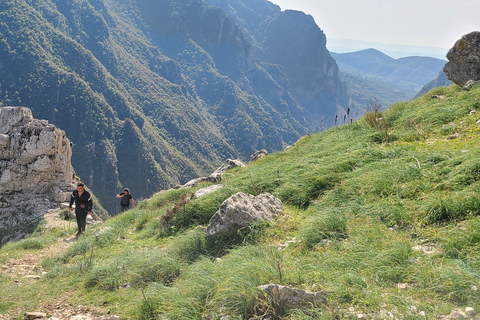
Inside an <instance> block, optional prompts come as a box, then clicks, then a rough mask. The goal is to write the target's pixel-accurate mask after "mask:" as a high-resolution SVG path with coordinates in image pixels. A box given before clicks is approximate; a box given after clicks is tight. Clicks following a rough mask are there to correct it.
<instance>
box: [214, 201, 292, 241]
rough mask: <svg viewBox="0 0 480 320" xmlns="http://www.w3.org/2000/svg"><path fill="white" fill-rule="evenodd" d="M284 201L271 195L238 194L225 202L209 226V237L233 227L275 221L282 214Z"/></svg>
mask: <svg viewBox="0 0 480 320" xmlns="http://www.w3.org/2000/svg"><path fill="white" fill-rule="evenodd" d="M282 212H283V211H282V201H281V200H280V199H278V198H276V197H274V196H273V195H271V194H269V193H264V194H261V195H258V196H256V197H255V196H252V195H251V194H248V193H243V192H238V193H236V194H234V195H233V196H231V197H230V198H228V199H227V200H225V201H224V202H223V203H222V205H221V207H220V209H219V210H218V211H217V212H216V213H215V214H214V215H213V217H212V218H211V219H210V222H209V224H208V226H207V233H208V234H209V235H217V234H219V233H222V232H224V231H226V230H228V229H230V228H231V227H235V226H240V227H246V226H248V225H250V224H251V223H253V222H260V221H273V218H274V217H276V216H277V215H279V214H281V213H282Z"/></svg>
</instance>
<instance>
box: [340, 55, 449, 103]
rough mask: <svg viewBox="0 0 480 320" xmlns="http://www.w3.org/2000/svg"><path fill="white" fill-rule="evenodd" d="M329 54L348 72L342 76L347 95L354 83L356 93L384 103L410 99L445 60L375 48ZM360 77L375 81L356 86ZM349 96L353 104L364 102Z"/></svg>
mask: <svg viewBox="0 0 480 320" xmlns="http://www.w3.org/2000/svg"><path fill="white" fill-rule="evenodd" d="M331 55H332V57H333V58H334V59H335V60H336V61H337V63H338V66H339V68H340V70H341V72H342V74H344V73H348V74H349V75H343V76H342V77H343V78H344V79H345V81H346V83H347V86H348V87H349V89H350V91H349V94H350V95H352V92H351V90H352V88H354V87H356V88H357V93H358V92H360V91H363V93H362V94H361V95H360V96H362V97H365V96H370V97H377V98H378V99H379V101H381V102H382V104H384V105H385V104H387V105H389V104H391V103H394V102H396V101H401V100H410V99H412V98H413V97H414V96H415V95H416V94H417V93H418V92H419V91H420V90H421V89H422V88H423V86H424V85H426V84H427V83H428V82H430V81H431V80H432V79H434V78H435V77H437V75H438V73H439V72H440V70H442V68H443V66H444V65H445V62H446V61H444V60H440V59H437V58H431V57H404V58H399V59H393V58H392V57H390V56H388V55H386V54H384V53H382V52H380V51H378V50H375V49H367V50H362V51H358V52H350V53H342V54H338V53H331ZM362 79H363V81H368V82H369V83H372V84H375V83H377V84H378V85H365V86H360V82H361V81H362ZM355 96H357V97H358V96H359V95H358V94H355ZM352 99H353V103H354V104H356V105H360V106H361V105H363V106H365V102H364V101H358V100H357V99H356V98H355V97H352ZM362 100H363V99H362Z"/></svg>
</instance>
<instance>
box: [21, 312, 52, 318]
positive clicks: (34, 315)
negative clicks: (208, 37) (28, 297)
mask: <svg viewBox="0 0 480 320" xmlns="http://www.w3.org/2000/svg"><path fill="white" fill-rule="evenodd" d="M46 316H47V314H46V313H43V312H25V319H41V318H45V317H46Z"/></svg>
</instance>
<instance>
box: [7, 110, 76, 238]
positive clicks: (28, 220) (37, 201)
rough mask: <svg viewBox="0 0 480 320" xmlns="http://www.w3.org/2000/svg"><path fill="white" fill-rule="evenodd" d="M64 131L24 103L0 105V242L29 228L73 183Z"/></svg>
mask: <svg viewBox="0 0 480 320" xmlns="http://www.w3.org/2000/svg"><path fill="white" fill-rule="evenodd" d="M71 156H72V151H71V145H70V141H69V140H68V139H67V137H66V136H65V132H64V131H62V130H60V129H58V128H56V127H55V126H53V125H51V124H49V123H48V122H47V121H45V120H37V119H34V118H33V116H32V112H31V111H30V109H28V108H23V107H3V108H0V244H3V243H5V242H7V241H10V240H18V239H20V238H22V237H23V236H25V235H26V234H27V233H28V232H30V231H32V230H33V229H34V228H35V227H36V225H37V224H38V222H39V221H40V220H41V218H42V217H43V215H45V213H46V212H47V210H48V209H50V208H55V207H58V203H59V202H64V201H66V200H68V197H69V194H70V192H71V191H72V190H73V189H74V188H75V185H74V178H75V173H74V171H73V168H72V165H71Z"/></svg>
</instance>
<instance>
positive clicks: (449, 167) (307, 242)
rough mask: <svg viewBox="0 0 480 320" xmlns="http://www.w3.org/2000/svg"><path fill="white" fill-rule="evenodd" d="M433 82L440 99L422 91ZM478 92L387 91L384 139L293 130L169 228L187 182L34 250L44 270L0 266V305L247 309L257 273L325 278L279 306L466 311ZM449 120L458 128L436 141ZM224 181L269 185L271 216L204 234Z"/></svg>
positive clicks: (17, 250) (261, 277) (472, 251)
mask: <svg viewBox="0 0 480 320" xmlns="http://www.w3.org/2000/svg"><path fill="white" fill-rule="evenodd" d="M434 94H437V95H444V96H445V99H436V100H429V97H430V96H431V95H434ZM479 95H480V88H476V89H474V90H472V91H470V92H463V91H461V90H460V89H459V88H458V87H457V86H451V87H449V88H437V89H434V90H433V91H431V92H430V93H429V94H427V95H425V96H423V97H421V98H419V99H417V100H415V101H413V102H409V103H397V104H395V105H394V106H392V107H391V108H390V109H388V110H387V111H386V112H385V119H387V121H389V123H391V129H390V131H389V132H388V138H389V141H390V142H389V143H384V142H382V140H383V138H384V137H385V136H384V135H382V133H379V132H376V131H375V130H373V129H371V128H370V127H369V126H367V125H366V123H365V121H364V119H362V120H360V121H358V122H357V123H354V124H351V125H348V126H341V127H335V128H332V129H331V130H328V131H327V132H323V133H320V134H315V135H307V136H305V137H303V138H302V139H301V140H300V141H298V142H297V143H296V144H295V145H294V146H292V147H291V148H290V149H288V150H287V151H285V152H279V153H276V154H273V155H270V156H268V157H266V158H263V159H261V160H260V161H258V162H256V163H254V164H251V165H249V166H247V167H246V168H237V169H234V170H232V171H229V172H227V173H225V174H224V176H223V184H224V185H225V187H224V188H223V189H221V190H219V191H217V192H215V193H212V194H210V195H208V196H206V197H204V198H201V199H194V200H192V201H191V202H189V203H188V204H186V205H185V206H179V209H178V210H177V214H176V215H175V216H174V218H173V220H172V221H171V224H170V228H168V229H161V228H160V217H161V216H162V215H164V214H165V212H166V210H167V209H169V208H171V207H172V205H173V203H175V202H178V201H179V199H181V198H182V197H184V196H187V195H188V193H189V192H191V191H192V190H171V191H169V192H166V193H161V194H156V195H155V196H153V197H152V198H151V199H148V200H145V201H143V202H142V203H140V204H139V205H138V206H137V208H136V209H135V210H131V211H129V212H127V213H124V214H122V215H119V216H117V217H115V218H112V219H110V220H108V221H107V222H105V223H104V224H103V225H101V226H98V227H91V228H89V229H88V230H87V234H86V235H85V236H84V237H82V238H80V239H79V240H78V241H77V242H76V243H74V245H72V246H71V247H70V248H69V249H68V251H66V252H64V253H61V254H60V255H59V256H57V257H49V258H46V259H44V261H43V263H42V267H43V268H44V270H45V271H47V272H48V273H47V274H46V275H45V276H44V277H43V278H42V279H40V280H25V279H24V280H22V281H23V282H27V281H30V282H29V283H28V288H29V290H22V289H21V288H20V287H19V286H18V285H17V284H15V282H14V281H13V280H15V279H14V278H13V277H8V276H5V275H0V284H1V285H0V296H2V297H9V299H8V300H4V299H2V301H1V302H0V314H2V313H3V314H11V315H14V316H19V315H21V314H22V313H23V312H25V311H28V310H27V309H30V310H31V308H32V306H38V307H37V308H38V309H42V306H44V305H45V304H46V303H48V301H52V300H55V299H58V297H60V296H61V295H62V294H64V293H65V292H70V294H69V296H70V302H71V303H73V304H74V305H76V304H81V305H95V306H98V307H101V308H103V310H105V312H107V310H109V311H110V312H111V313H113V314H117V315H120V316H123V317H126V318H141V319H149V318H156V317H157V318H162V317H161V315H165V316H167V318H169V319H202V317H203V318H206V319H220V316H221V315H225V314H230V315H232V316H233V317H232V318H238V319H240V318H241V317H250V316H251V315H252V314H253V313H254V312H255V309H256V308H255V307H256V306H257V307H258V305H257V301H256V300H255V296H256V294H257V289H256V287H257V286H258V285H261V284H266V283H281V284H284V285H290V286H295V287H299V288H303V289H307V290H310V291H316V290H326V291H329V292H330V298H329V303H328V305H327V306H323V307H322V308H321V309H318V310H314V311H313V312H311V313H309V314H305V313H303V312H299V311H297V312H293V313H292V314H289V315H283V316H282V317H283V318H284V319H334V318H336V317H337V316H339V315H340V316H343V314H344V313H345V310H347V309H348V308H350V307H353V308H354V309H355V312H356V313H364V314H368V315H369V316H373V315H377V316H379V317H380V319H381V318H382V315H385V314H386V313H387V312H392V313H393V314H397V315H401V318H402V319H418V318H422V316H421V313H420V312H423V313H425V315H426V316H427V317H428V319H432V318H435V317H438V316H439V315H441V314H449V313H450V311H451V310H452V309H457V308H464V307H466V306H469V307H473V308H475V309H476V310H477V311H480V291H477V290H475V287H480V281H479V276H480V274H479V271H478V270H479V267H480V254H479V248H480V247H479V242H480V231H479V230H480V228H479V226H480V218H479V215H480V199H479V198H478V191H479V189H480V163H479V161H478V158H479V154H480V144H479V143H478V139H479V128H478V126H477V125H476V124H475V122H476V121H477V120H478V118H480V112H478V113H475V114H472V115H471V114H470V112H471V111H472V110H478V109H480V101H479V100H478V96H479ZM478 111H480V110H478ZM454 133H458V134H459V137H458V138H457V139H447V138H448V137H449V136H450V135H451V134H454ZM238 191H243V192H249V193H252V194H258V193H261V192H270V193H272V194H274V195H275V196H278V197H279V198H281V199H282V201H283V203H284V215H283V216H281V217H279V218H278V219H277V221H276V222H275V223H274V224H271V225H265V224H261V225H255V226H252V227H249V228H243V229H240V230H238V231H236V232H232V233H230V234H228V235H225V236H223V237H219V238H207V237H206V236H205V234H204V232H203V231H202V229H201V228H198V227H197V226H198V225H206V224H207V223H208V220H209V218H210V217H211V216H212V215H213V214H214V213H215V211H216V210H217V209H218V207H219V206H220V204H221V203H222V201H223V200H224V199H226V198H228V197H229V196H230V195H232V194H234V193H235V192H238ZM103 228H107V229H104V232H103V233H102V234H101V235H98V236H97V237H96V236H95V234H97V233H98V232H99V229H103ZM73 233H74V230H73V228H72V229H66V230H65V229H63V230H59V229H57V230H53V231H45V230H41V229H40V230H39V231H38V232H37V233H36V234H34V235H33V236H32V237H31V238H29V239H26V240H22V241H20V242H18V243H11V244H8V245H6V246H4V247H3V248H2V249H1V250H0V261H2V262H5V261H7V260H8V259H10V258H11V257H19V256H23V255H27V254H36V253H38V252H39V251H41V250H44V249H45V247H47V246H50V245H51V244H52V243H54V242H55V241H56V239H57V237H65V236H67V235H71V234H73ZM292 239H295V240H296V242H292V243H291V244H290V245H289V246H287V247H286V248H285V249H283V250H277V248H276V246H278V245H280V244H282V243H285V242H286V241H288V240H292ZM416 246H423V247H422V248H424V249H428V250H430V251H428V252H429V254H426V253H424V252H423V251H419V250H416V248H418V247H416ZM32 247H34V248H35V247H36V248H37V249H29V248H32ZM217 257H219V258H220V259H215V258H217ZM127 283H128V287H127V288H123V289H118V287H119V286H122V285H124V284H127ZM399 284H400V285H399ZM403 284H406V288H404V289H401V288H399V287H402V286H403ZM73 290H75V293H72V291H73ZM413 307H415V308H413ZM257 309H258V308H257ZM412 310H413V311H412ZM415 310H416V311H415Z"/></svg>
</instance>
